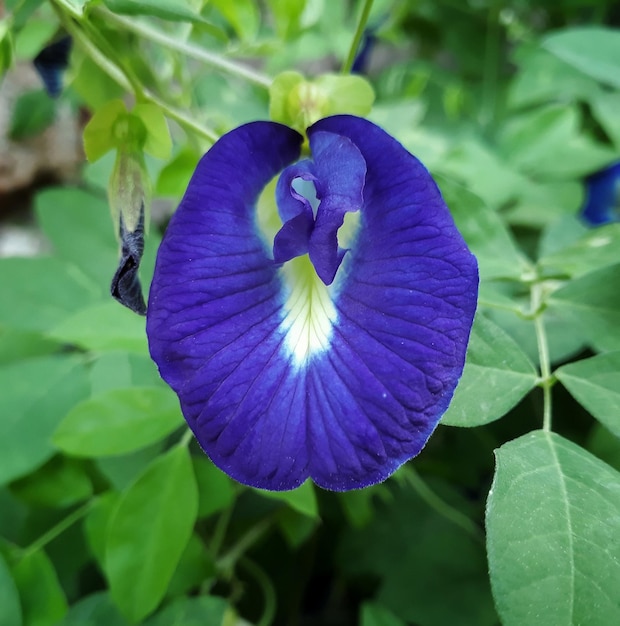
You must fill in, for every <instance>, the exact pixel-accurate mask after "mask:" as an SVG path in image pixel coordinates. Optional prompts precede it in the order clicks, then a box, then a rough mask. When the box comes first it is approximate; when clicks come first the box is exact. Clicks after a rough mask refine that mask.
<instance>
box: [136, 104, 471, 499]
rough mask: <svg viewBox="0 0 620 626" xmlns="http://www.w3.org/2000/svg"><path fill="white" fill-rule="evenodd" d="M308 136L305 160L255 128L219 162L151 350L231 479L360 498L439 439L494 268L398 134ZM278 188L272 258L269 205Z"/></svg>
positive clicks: (153, 313) (182, 240)
mask: <svg viewBox="0 0 620 626" xmlns="http://www.w3.org/2000/svg"><path fill="white" fill-rule="evenodd" d="M308 137H309V142H310V148H311V151H312V159H306V160H302V161H297V159H298V158H299V155H300V149H301V145H302V137H301V136H300V135H299V134H298V133H297V132H295V131H294V130H292V129H290V128H288V127H286V126H283V125H280V124H276V123H274V122H253V123H250V124H246V125H244V126H241V127H239V128H237V129H235V130H233V131H231V132H230V133H228V134H227V135H225V136H223V137H222V138H221V139H220V140H219V141H218V142H217V143H216V144H215V145H214V146H213V147H212V148H211V149H210V150H209V152H208V153H207V154H206V155H205V156H204V157H203V158H202V160H201V161H200V163H199V165H198V167H197V168H196V171H195V173H194V175H193V178H192V180H191V182H190V184H189V187H188V189H187V192H186V194H185V197H184V198H183V200H182V202H181V205H180V206H179V208H178V210H177V211H176V213H175V214H174V216H173V218H172V220H171V222H170V225H169V226H168V229H167V231H166V233H165V236H164V239H163V242H162V244H161V247H160V249H159V252H158V258H157V264H156V268H155V275H154V278H153V283H152V286H151V291H150V297H149V306H148V312H147V334H148V337H149V345H150V351H151V355H152V357H153V359H154V360H155V361H156V363H157V364H158V366H159V370H160V372H161V375H162V377H163V378H164V379H165V380H166V381H167V382H168V384H170V386H171V387H172V388H173V389H174V390H175V391H176V393H177V394H178V396H179V398H180V401H181V408H182V410H183V413H184V415H185V417H186V419H187V422H188V424H189V426H190V428H191V429H192V430H193V432H194V434H195V435H196V437H197V439H198V441H199V442H200V444H201V446H202V448H203V449H204V450H205V452H206V453H207V454H208V455H209V456H210V458H211V459H212V460H213V462H214V463H215V464H216V465H217V466H219V467H220V468H221V469H222V470H224V471H225V472H227V473H228V474H229V475H230V476H232V477H233V478H235V479H237V480H238V481H240V482H242V483H245V484H248V485H252V486H254V487H260V488H264V489H272V490H284V489H292V488H294V487H297V486H298V485H300V484H301V483H302V482H304V481H305V480H306V479H307V478H309V477H310V478H311V479H312V480H314V481H315V483H316V484H318V485H319V486H321V487H324V488H326V489H332V490H336V491H345V490H348V489H355V488H361V487H365V486H368V485H372V484H374V483H377V482H379V481H382V480H384V479H386V478H387V477H388V476H390V475H391V474H392V473H393V472H394V471H395V470H396V469H397V468H398V467H399V466H400V465H402V464H403V463H404V462H405V461H407V460H408V459H410V458H411V457H413V456H415V455H416V454H418V453H419V452H420V450H421V449H422V447H423V446H424V445H425V443H426V441H427V440H428V438H429V436H430V435H431V433H432V431H433V430H434V428H435V427H436V425H437V423H438V421H439V419H440V417H441V415H442V414H443V413H444V411H445V410H446V408H447V407H448V404H449V402H450V399H451V397H452V394H453V392H454V389H455V387H456V384H457V382H458V380H459V378H460V376H461V373H462V370H463V364H464V361H465V351H466V347H467V341H468V337H469V332H470V329H471V324H472V320H473V316H474V312H475V308H476V300H477V288H478V270H477V264H476V261H475V258H474V257H473V256H472V254H471V253H470V252H469V250H468V249H467V246H466V245H465V243H464V241H463V239H462V237H461V235H460V234H459V232H458V231H457V230H456V227H455V226H454V222H453V221H452V218H451V216H450V213H449V211H448V209H447V208H446V206H445V204H444V202H443V200H442V198H441V195H440V193H439V191H438V189H437V186H436V185H435V183H434V181H433V180H432V178H431V176H430V175H429V173H428V172H427V171H426V169H425V168H424V167H423V166H422V165H421V164H420V162H419V161H418V160H417V159H416V158H415V157H413V156H412V155H411V154H409V153H408V152H407V151H406V150H405V149H404V148H403V147H402V146H401V145H400V144H399V143H398V142H397V141H396V140H395V139H393V138H392V137H390V136H389V135H388V134H387V133H385V132H384V131H383V130H382V129H381V128H379V127H377V126H375V125H374V124H372V123H370V122H368V121H367V120H364V119H361V118H357V117H353V116H349V115H338V116H334V117H328V118H325V119H322V120H320V121H319V122H317V123H316V124H314V125H313V126H312V127H310V128H309V129H308ZM278 173H280V177H279V179H278V182H277V185H276V192H275V195H276V200H277V204H278V211H279V216H280V219H281V222H282V223H281V227H280V228H279V230H278V232H277V233H276V235H275V238H274V240H273V242H271V241H267V240H266V239H265V236H264V234H263V233H264V229H263V228H262V227H261V224H260V223H259V219H258V218H257V212H256V209H255V207H256V205H257V199H258V197H259V194H261V192H262V191H263V190H264V189H265V187H266V186H267V184H268V183H269V182H270V181H271V180H272V178H274V176H276V175H277V174H278ZM301 183H303V184H301ZM311 184H313V185H314V188H315V190H316V199H313V198H312V194H311V193H307V194H306V195H304V194H303V193H302V191H303V189H302V188H303V186H304V185H305V186H306V187H307V186H308V185H311ZM313 200H316V201H314V202H313ZM317 201H318V206H317ZM348 215H351V216H356V215H357V216H358V224H357V226H356V227H354V228H351V224H350V220H345V217H347V216H348ZM343 222H345V226H344V227H341V226H342V224H343ZM345 230H348V231H353V232H352V233H351V232H349V233H348V235H349V236H348V242H346V243H345V235H346V234H347V233H345ZM272 243H273V246H272Z"/></svg>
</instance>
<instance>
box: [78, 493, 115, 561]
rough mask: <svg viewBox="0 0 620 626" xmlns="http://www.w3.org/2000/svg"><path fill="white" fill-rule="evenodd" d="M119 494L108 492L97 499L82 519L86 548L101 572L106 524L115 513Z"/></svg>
mask: <svg viewBox="0 0 620 626" xmlns="http://www.w3.org/2000/svg"><path fill="white" fill-rule="evenodd" d="M119 500H120V494H119V493H117V492H116V491H108V492H106V493H103V494H101V495H99V496H98V497H97V501H96V502H95V504H94V505H93V507H92V508H91V509H90V511H89V512H88V515H87V516H86V518H85V519H84V534H85V536H86V541H87V542H88V546H89V547H90V549H91V552H92V553H93V556H94V557H95V560H96V561H97V563H98V564H99V567H100V569H101V570H102V571H103V568H104V564H105V542H106V537H107V534H108V524H109V522H110V519H111V518H112V515H114V513H116V509H117V507H118V502H119Z"/></svg>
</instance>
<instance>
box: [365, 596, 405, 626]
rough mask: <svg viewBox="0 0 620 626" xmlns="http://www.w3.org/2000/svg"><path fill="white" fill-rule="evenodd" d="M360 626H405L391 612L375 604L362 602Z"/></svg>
mask: <svg viewBox="0 0 620 626" xmlns="http://www.w3.org/2000/svg"><path fill="white" fill-rule="evenodd" d="M360 626H406V624H405V622H403V621H402V620H401V619H399V618H398V617H396V615H394V613H392V611H390V610H388V609H386V608H385V607H384V606H381V605H380V604H376V603H375V602H364V604H362V612H361V618H360Z"/></svg>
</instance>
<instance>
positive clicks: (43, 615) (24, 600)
mask: <svg viewBox="0 0 620 626" xmlns="http://www.w3.org/2000/svg"><path fill="white" fill-rule="evenodd" d="M13 578H14V579H15V584H16V586H17V589H18V591H19V596H20V598H21V606H22V611H23V620H24V625H25V626H57V624H58V622H59V621H60V620H61V619H62V618H63V617H64V615H65V613H66V612H67V600H66V598H65V594H64V591H63V590H62V587H61V586H60V583H59V582H58V576H57V575H56V571H55V570H54V566H53V565H52V563H51V561H50V560H49V559H48V557H47V555H46V554H45V552H44V551H43V550H39V551H37V552H33V553H30V554H28V555H26V556H25V557H23V558H22V559H20V560H19V561H18V562H17V564H16V565H15V566H14V567H13Z"/></svg>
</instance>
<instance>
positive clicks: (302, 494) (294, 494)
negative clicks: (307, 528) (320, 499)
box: [254, 480, 319, 517]
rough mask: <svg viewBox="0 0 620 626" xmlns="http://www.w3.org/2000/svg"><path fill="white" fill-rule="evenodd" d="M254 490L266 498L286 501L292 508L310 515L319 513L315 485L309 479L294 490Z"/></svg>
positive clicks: (315, 515)
mask: <svg viewBox="0 0 620 626" xmlns="http://www.w3.org/2000/svg"><path fill="white" fill-rule="evenodd" d="M254 491H256V493H259V494H260V495H261V496H263V497H265V498H271V499H272V500H281V501H282V502H286V503H287V504H288V505H289V506H290V507H291V508H292V509H294V510H295V511H298V512H299V513H302V514H303V515H307V516H308V517H317V516H318V514H319V509H318V505H317V501H316V494H315V492H314V485H313V484H312V482H310V481H309V480H307V481H306V482H305V483H303V484H302V485H301V486H299V487H297V489H293V490H292V491H265V490H263V489H254Z"/></svg>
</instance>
